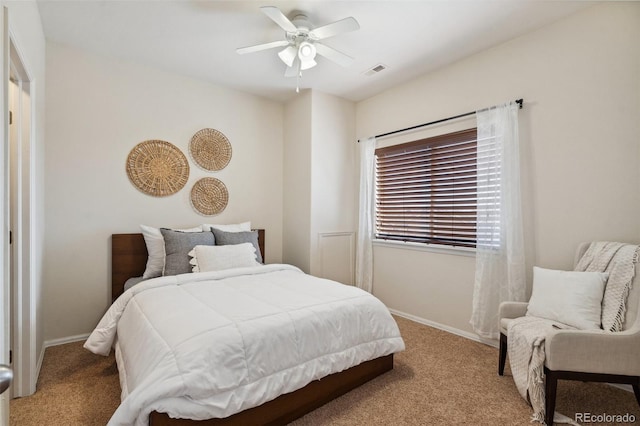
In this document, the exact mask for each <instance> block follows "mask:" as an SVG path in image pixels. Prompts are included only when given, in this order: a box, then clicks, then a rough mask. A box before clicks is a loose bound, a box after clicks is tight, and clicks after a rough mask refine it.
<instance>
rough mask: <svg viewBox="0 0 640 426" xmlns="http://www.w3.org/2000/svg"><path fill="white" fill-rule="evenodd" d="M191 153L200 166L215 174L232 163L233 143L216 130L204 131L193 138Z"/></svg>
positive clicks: (190, 146) (190, 144)
mask: <svg viewBox="0 0 640 426" xmlns="http://www.w3.org/2000/svg"><path fill="white" fill-rule="evenodd" d="M189 153H190V154H191V157H192V158H193V161H195V162H196V164H197V165H198V166H200V167H202V168H203V169H205V170H208V171H210V172H214V171H217V170H222V169H224V168H225V167H227V164H229V161H231V143H230V142H229V139H227V137H226V136H225V135H224V134H222V132H220V131H218V130H216V129H202V130H200V131H198V132H196V134H195V135H193V137H192V138H191V142H190V143H189Z"/></svg>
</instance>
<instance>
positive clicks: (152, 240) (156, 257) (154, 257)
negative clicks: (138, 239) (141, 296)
mask: <svg viewBox="0 0 640 426" xmlns="http://www.w3.org/2000/svg"><path fill="white" fill-rule="evenodd" d="M140 229H142V236H143V237H144V242H145V243H146V245H147V252H148V253H149V257H148V258H147V267H146V268H145V270H144V274H143V275H142V278H144V279H145V280H148V279H149V278H156V277H160V276H162V271H163V270H164V258H165V251H164V238H163V237H162V233H161V232H160V228H154V227H151V226H147V225H140ZM174 231H182V232H202V228H201V227H200V226H198V227H195V228H189V229H174Z"/></svg>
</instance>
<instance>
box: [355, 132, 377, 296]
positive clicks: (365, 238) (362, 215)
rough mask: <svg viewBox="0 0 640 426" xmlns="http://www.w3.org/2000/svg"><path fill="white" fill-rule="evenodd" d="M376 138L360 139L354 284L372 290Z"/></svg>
mask: <svg viewBox="0 0 640 426" xmlns="http://www.w3.org/2000/svg"><path fill="white" fill-rule="evenodd" d="M375 151H376V138H369V139H366V140H363V141H360V203H359V205H358V208H359V222H358V243H357V246H356V286H358V287H360V288H361V289H363V290H366V291H368V292H369V293H371V291H372V290H373V246H372V243H371V242H372V240H373V228H374V226H375V219H374V218H375Z"/></svg>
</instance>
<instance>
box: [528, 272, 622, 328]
mask: <svg viewBox="0 0 640 426" xmlns="http://www.w3.org/2000/svg"><path fill="white" fill-rule="evenodd" d="M608 277H609V274H607V273H603V272H577V271H555V270H552V269H543V268H538V267H536V266H534V268H533V291H532V293H531V300H529V307H528V308H527V315H528V316H534V317H539V318H546V319H550V320H553V321H557V322H561V323H563V324H567V325H570V326H573V327H576V328H578V329H581V330H597V329H600V328H602V327H601V326H600V323H601V313H602V297H603V294H604V288H605V285H606V283H607V279H608Z"/></svg>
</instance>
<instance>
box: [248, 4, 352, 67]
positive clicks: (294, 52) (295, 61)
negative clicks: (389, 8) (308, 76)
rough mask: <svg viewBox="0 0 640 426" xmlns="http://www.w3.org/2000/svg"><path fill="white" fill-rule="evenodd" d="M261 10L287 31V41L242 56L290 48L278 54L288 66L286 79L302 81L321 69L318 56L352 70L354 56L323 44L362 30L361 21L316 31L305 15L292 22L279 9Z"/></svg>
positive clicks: (348, 20) (253, 48)
mask: <svg viewBox="0 0 640 426" xmlns="http://www.w3.org/2000/svg"><path fill="white" fill-rule="evenodd" d="M260 10H262V12H263V13H264V14H265V15H267V16H268V17H269V18H271V19H272V20H273V21H274V22H275V23H276V24H278V25H279V26H280V28H282V29H283V30H284V31H285V39H284V40H279V41H273V42H270V43H264V44H258V45H255V46H248V47H241V48H239V49H236V51H237V52H238V53H239V54H241V55H243V54H245V53H253V52H258V51H261V50H267V49H273V48H276V47H284V46H286V47H285V48H284V49H282V50H281V51H280V52H278V56H279V57H280V59H281V60H282V62H284V63H285V64H286V65H287V69H286V71H285V74H284V75H285V77H300V75H301V74H302V71H304V70H308V69H309V68H313V67H315V66H316V65H317V62H316V61H315V57H316V54H318V55H321V56H324V57H325V58H327V59H329V60H331V61H333V62H335V63H337V64H340V65H342V66H345V67H347V66H349V65H350V64H351V62H352V61H353V58H352V57H351V56H349V55H346V54H344V53H342V52H340V51H338V50H336V49H334V48H333V47H330V46H327V45H326V44H324V43H321V42H320V41H321V40H324V39H327V38H329V37H333V36H336V35H338V34H343V33H346V32H349V31H355V30H357V29H360V25H359V24H358V21H356V20H355V19H354V18H353V17H349V18H344V19H341V20H339V21H335V22H332V23H330V24H327V25H323V26H321V27H317V28H314V27H313V26H312V25H311V23H310V22H309V20H308V18H307V16H306V15H305V14H304V13H296V15H295V16H294V17H293V19H291V20H289V19H288V18H287V17H286V16H285V15H284V14H283V13H282V12H281V11H280V9H278V8H277V7H275V6H263V7H261V8H260Z"/></svg>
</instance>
